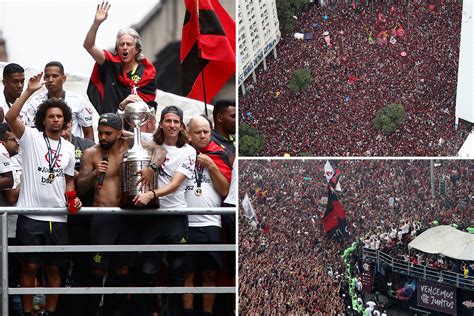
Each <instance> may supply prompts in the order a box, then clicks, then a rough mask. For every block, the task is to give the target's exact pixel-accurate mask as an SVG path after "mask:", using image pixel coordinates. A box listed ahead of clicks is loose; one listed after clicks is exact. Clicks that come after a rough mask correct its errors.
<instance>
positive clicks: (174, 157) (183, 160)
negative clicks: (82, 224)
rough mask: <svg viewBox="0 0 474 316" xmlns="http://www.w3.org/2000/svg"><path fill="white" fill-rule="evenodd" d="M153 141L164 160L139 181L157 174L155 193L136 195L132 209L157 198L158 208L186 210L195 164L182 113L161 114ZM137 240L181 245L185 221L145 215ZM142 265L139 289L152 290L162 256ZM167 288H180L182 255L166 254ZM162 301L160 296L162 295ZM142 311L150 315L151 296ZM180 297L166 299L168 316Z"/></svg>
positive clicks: (158, 254) (155, 255) (173, 108)
mask: <svg viewBox="0 0 474 316" xmlns="http://www.w3.org/2000/svg"><path fill="white" fill-rule="evenodd" d="M153 141H154V142H155V143H156V144H158V145H161V146H162V147H163V148H164V149H166V157H165V159H164V162H163V163H162V164H161V166H156V165H154V164H153V163H152V164H150V167H149V168H145V169H143V170H142V171H141V172H142V177H143V178H147V177H149V175H150V173H151V174H152V173H153V172H157V176H158V189H155V190H150V191H148V192H146V193H141V194H139V195H137V196H136V197H135V199H134V202H135V205H137V206H144V205H147V204H148V203H150V201H152V200H154V199H155V198H157V197H159V200H160V207H161V208H186V207H187V203H186V199H185V197H184V192H185V186H186V179H191V178H192V177H193V174H194V165H195V163H196V151H195V150H194V148H193V147H191V146H190V145H188V144H187V141H188V139H187V136H186V133H185V131H184V123H183V111H182V110H181V109H180V108H178V107H176V106H167V107H165V108H164V109H163V111H162V112H161V118H160V123H159V127H158V129H157V130H156V132H155V133H154V135H153ZM141 239H142V241H143V243H144V244H150V245H152V244H180V243H181V244H182V243H187V242H188V241H187V240H188V221H187V217H186V216H185V215H157V216H150V215H145V217H144V218H143V225H142V227H141ZM143 257H144V258H143V265H142V271H141V272H142V278H143V279H142V281H141V283H142V284H141V285H142V286H154V284H155V281H156V274H157V273H158V271H159V269H160V265H161V261H162V258H163V253H162V252H156V253H150V252H147V253H144V254H143ZM168 263H169V270H170V284H169V285H170V286H184V269H185V255H184V253H182V252H171V253H169V254H168ZM162 297H163V295H162ZM144 299H145V304H144V305H145V309H146V310H145V311H144V312H143V313H142V314H143V315H149V314H151V312H152V311H153V305H154V299H155V296H154V295H145V297H144ZM180 305H181V296H180V295H174V294H173V295H170V302H169V308H170V309H171V310H170V313H171V315H176V314H178V313H179V311H180Z"/></svg>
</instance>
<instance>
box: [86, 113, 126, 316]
mask: <svg viewBox="0 0 474 316" xmlns="http://www.w3.org/2000/svg"><path fill="white" fill-rule="evenodd" d="M98 137H99V144H96V145H94V146H92V147H91V148H88V149H86V150H85V151H84V153H83V156H82V159H81V168H80V171H79V176H78V179H77V186H78V193H79V194H83V193H87V192H88V191H89V190H91V189H95V194H94V200H93V204H92V205H93V206H98V207H101V206H102V207H104V206H105V207H111V206H119V204H120V198H121V186H120V163H121V162H122V157H123V154H124V153H125V152H126V151H127V150H128V144H127V142H126V141H125V140H124V139H123V138H122V121H121V119H120V117H119V116H118V115H117V114H113V113H105V114H102V115H101V116H100V118H99V123H98ZM101 174H103V184H102V185H100V184H99V178H100V177H101ZM123 222H124V218H123V216H120V215H114V214H107V215H94V216H93V217H92V221H91V230H90V233H91V236H90V237H91V243H92V244H98V245H113V244H126V243H130V242H131V240H126V239H127V237H129V236H128V235H129V232H128V231H127V229H126V226H125V225H124V224H125V223H123ZM111 256H112V257H113V260H112V262H113V267H114V269H113V271H109V275H108V277H107V283H108V284H109V286H112V285H113V286H127V285H128V280H127V279H128V264H129V261H130V258H131V257H130V253H99V252H97V253H94V254H93V255H92V259H93V260H92V281H91V286H95V287H100V286H102V280H103V277H104V275H105V273H106V270H107V268H108V267H109V265H110V263H111ZM94 297H95V299H97V300H96V301H95V302H94V304H90V305H93V306H94V308H95V309H97V308H98V306H99V300H100V295H94ZM108 298H110V299H111V300H112V301H113V300H120V299H121V298H120V297H106V301H107V299H108ZM106 303H109V302H106ZM114 305H116V306H117V307H118V306H119V305H120V304H116V303H111V304H110V306H114ZM95 312H96V310H95V311H94V315H95Z"/></svg>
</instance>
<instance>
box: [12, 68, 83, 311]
mask: <svg viewBox="0 0 474 316" xmlns="http://www.w3.org/2000/svg"><path fill="white" fill-rule="evenodd" d="M42 75H43V74H42V73H39V74H37V75H35V76H33V77H32V78H30V80H29V81H28V87H27V89H26V90H25V92H23V93H22V94H21V96H20V97H19V98H18V99H17V100H16V101H15V103H14V104H13V105H12V107H11V108H10V110H9V111H8V113H7V115H6V117H5V118H6V121H7V122H8V124H9V125H10V129H11V131H12V132H13V134H15V137H16V138H17V139H19V144H20V149H22V163H23V175H24V176H23V181H22V183H21V185H20V196H19V198H18V203H17V206H18V207H65V206H66V192H69V191H74V190H75V187H74V164H75V156H74V146H73V145H72V144H71V143H69V142H68V141H66V140H65V139H63V138H62V137H61V132H62V130H63V129H64V127H65V126H66V124H67V123H68V122H70V121H71V118H72V114H71V109H70V108H69V107H68V106H67V104H66V103H65V102H64V101H63V100H61V99H56V98H52V99H49V100H46V101H44V102H43V103H42V104H41V105H40V106H39V107H38V111H37V112H36V115H35V126H36V128H37V129H35V128H31V127H28V126H25V124H23V122H22V121H21V119H20V118H18V114H19V113H20V111H21V109H22V107H23V105H24V104H25V102H26V101H27V100H28V98H29V97H31V95H33V93H34V92H35V91H37V90H38V89H40V88H41V87H42V86H43V85H44V82H42V81H41V78H42ZM75 206H76V207H77V209H79V208H80V207H81V201H80V200H79V199H78V198H76V199H75ZM17 239H18V243H19V244H20V245H65V244H67V243H68V232H67V215H37V214H34V215H20V216H19V217H18V221H17ZM42 262H44V264H45V265H44V271H45V274H46V278H47V282H46V286H47V287H60V286H61V275H60V267H61V266H63V265H64V263H65V256H64V255H63V254H61V253H51V254H48V255H41V254H38V253H25V254H24V256H23V266H22V271H21V275H20V285H21V286H22V287H35V277H36V274H37V272H38V269H39V267H40V264H41V263H42ZM58 298H59V296H58V295H48V296H47V299H46V310H47V311H46V315H49V316H51V315H55V311H56V305H57V302H58ZM22 303H23V312H24V315H32V313H33V295H31V294H26V295H23V296H22Z"/></svg>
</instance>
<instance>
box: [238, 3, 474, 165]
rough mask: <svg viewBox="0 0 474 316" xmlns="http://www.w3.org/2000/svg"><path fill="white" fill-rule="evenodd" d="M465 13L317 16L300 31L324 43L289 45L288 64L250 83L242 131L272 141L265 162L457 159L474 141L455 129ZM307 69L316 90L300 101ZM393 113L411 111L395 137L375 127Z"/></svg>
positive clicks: (273, 65) (310, 15)
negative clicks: (383, 114) (397, 107)
mask: <svg viewBox="0 0 474 316" xmlns="http://www.w3.org/2000/svg"><path fill="white" fill-rule="evenodd" d="M461 11H462V5H461V4H459V3H457V2H455V3H446V4H444V5H436V6H434V7H430V8H428V5H427V4H426V3H424V2H423V3H420V1H417V2H411V1H410V3H409V4H408V5H397V6H394V7H391V6H390V5H378V6H376V5H374V6H367V7H365V8H364V7H357V8H356V10H354V9H353V7H352V6H351V5H349V4H347V3H344V2H339V1H337V2H334V3H331V4H330V5H328V6H326V7H323V8H321V7H318V6H316V5H314V6H310V7H309V9H308V10H306V11H304V12H303V13H302V14H301V16H299V17H298V20H297V21H296V25H295V27H294V31H295V32H301V33H304V32H312V33H313V34H314V39H313V40H308V41H306V40H300V39H296V38H295V37H294V36H293V34H286V35H283V36H282V39H281V41H280V43H279V44H278V46H277V54H278V58H277V59H273V58H269V59H268V60H267V70H265V71H264V70H263V69H260V68H259V69H257V71H256V72H257V82H256V83H254V82H250V80H248V82H247V83H246V84H247V88H248V89H247V90H248V93H247V94H246V95H245V96H241V97H240V103H239V105H240V110H241V111H240V115H241V124H243V123H245V124H249V125H251V126H254V127H255V128H256V129H257V130H258V131H259V132H260V133H261V134H263V135H264V136H265V139H266V145H265V147H264V149H263V150H262V151H261V152H260V153H259V154H260V155H262V156H282V155H283V154H285V153H289V154H290V155H304V154H306V153H311V154H312V155H316V156H437V155H440V156H455V155H456V154H457V152H458V150H459V148H460V147H461V146H462V144H463V142H464V140H465V139H466V137H467V135H468V134H469V133H470V132H471V124H470V123H468V122H466V121H462V120H461V121H460V123H459V126H458V129H457V130H456V129H455V101H456V97H455V94H456V82H457V69H458V58H459V45H460V28H461ZM378 13H381V14H382V15H381V16H379V15H378ZM325 31H328V32H329V36H330V39H331V46H328V45H327V44H326V42H325V40H324V39H323V36H322V34H323V32H325ZM383 31H387V34H386V36H385V37H386V39H385V41H384V42H383V43H381V42H379V39H378V38H377V36H378V35H379V34H381V32H383ZM395 31H397V32H398V33H396V32H395ZM400 31H401V33H400ZM399 34H402V36H400V35H399ZM392 35H393V38H394V39H395V41H396V42H395V44H392V43H390V37H391V36H392ZM383 37H384V36H383V33H382V35H381V36H380V38H383ZM369 38H371V39H372V41H373V42H374V44H369ZM380 41H381V40H380ZM402 52H405V53H406V56H402V55H401V53H402ZM301 68H307V69H309V70H310V72H311V76H312V78H313V81H312V83H311V85H310V86H309V87H308V89H307V90H304V91H301V92H299V93H293V92H291V91H290V90H289V88H288V83H289V81H290V80H291V77H292V74H293V72H294V71H295V70H297V69H301ZM388 103H398V104H401V105H402V106H403V107H404V110H405V113H406V117H405V122H404V123H403V125H402V126H401V127H400V128H399V129H398V130H396V131H395V132H394V133H392V134H391V135H389V136H386V135H384V134H383V133H382V132H381V131H378V130H377V129H375V127H374V126H373V123H372V121H373V119H374V117H375V113H376V112H377V111H378V110H380V109H381V108H383V107H384V106H386V105H387V104H388ZM303 126H304V127H303ZM327 144H332V146H327Z"/></svg>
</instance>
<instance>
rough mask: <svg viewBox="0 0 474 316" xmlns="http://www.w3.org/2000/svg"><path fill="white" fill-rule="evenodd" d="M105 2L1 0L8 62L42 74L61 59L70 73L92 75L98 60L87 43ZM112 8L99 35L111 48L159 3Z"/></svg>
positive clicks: (118, 1)
mask: <svg viewBox="0 0 474 316" xmlns="http://www.w3.org/2000/svg"><path fill="white" fill-rule="evenodd" d="M100 2H101V1H100V0H96V1H95V0H81V1H79V0H63V1H59V0H48V1H43V0H37V1H34V0H0V30H2V32H3V37H4V38H5V39H6V41H7V52H8V59H9V60H8V61H9V62H16V63H18V64H20V65H22V66H23V67H25V68H37V69H39V70H42V69H43V67H44V65H45V64H46V63H48V62H49V61H52V60H57V61H59V62H61V63H62V64H63V65H64V70H65V72H66V73H69V74H77V75H86V76H89V75H90V73H91V71H92V67H93V65H94V60H93V59H92V57H91V56H90V55H89V54H88V53H87V51H86V50H85V49H84V48H83V47H82V43H83V41H84V38H85V36H86V33H87V31H88V30H89V28H90V26H91V25H92V22H93V20H94V16H95V11H96V8H97V4H99V3H100ZM109 2H110V3H111V5H112V6H111V8H110V10H109V15H108V18H107V20H105V21H104V22H103V23H102V24H101V26H100V28H99V31H98V33H97V38H96V45H97V47H99V48H102V49H111V48H113V47H114V45H115V36H116V34H117V32H118V30H119V29H123V28H128V27H130V26H131V25H133V24H136V23H138V22H140V21H141V20H142V18H143V17H144V16H145V15H146V14H147V13H148V12H149V11H150V10H151V9H152V8H153V7H154V6H155V5H156V4H157V3H158V2H159V0H128V1H127V0H110V1H109Z"/></svg>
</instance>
